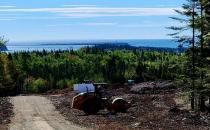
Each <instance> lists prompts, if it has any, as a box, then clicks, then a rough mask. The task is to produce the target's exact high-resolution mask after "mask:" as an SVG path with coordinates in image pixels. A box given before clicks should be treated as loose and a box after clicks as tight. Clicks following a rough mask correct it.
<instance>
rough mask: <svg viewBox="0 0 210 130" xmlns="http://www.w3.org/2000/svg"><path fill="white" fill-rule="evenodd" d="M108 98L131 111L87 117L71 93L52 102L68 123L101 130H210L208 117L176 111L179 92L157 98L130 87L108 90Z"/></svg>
mask: <svg viewBox="0 0 210 130" xmlns="http://www.w3.org/2000/svg"><path fill="white" fill-rule="evenodd" d="M164 84H166V83H164ZM156 86H157V84H156ZM161 86H162V85H161ZM106 95H107V96H108V97H110V98H113V97H122V98H124V99H126V100H127V101H131V102H132V107H131V108H130V109H128V112H127V113H117V114H116V115H113V114H111V113H109V112H108V111H107V110H101V111H99V113H98V114H97V115H89V116H86V115H85V114H84V113H83V112H82V111H78V110H75V109H72V108H71V103H72V98H73V97H74V96H75V93H74V92H71V91H69V92H68V93H66V94H62V95H57V96H55V95H54V96H49V98H50V99H51V100H52V101H53V103H54V105H55V106H56V109H57V110H58V111H60V113H62V114H63V115H64V116H65V117H66V118H67V119H68V120H70V121H72V122H74V123H76V124H79V125H82V126H88V127H91V128H94V129H99V130H107V129H117V130H129V129H135V130H136V129H140V130H145V129H163V130H194V129H195V130H199V129H202V130H208V129H209V128H210V124H209V123H208V122H209V121H210V119H209V117H208V116H196V115H194V114H193V113H190V112H189V111H187V110H179V109H176V106H177V104H176V102H175V100H174V98H175V95H176V91H164V90H163V91H160V92H159V93H156V94H136V93H131V92H130V91H129V89H128V86H121V88H120V87H117V89H113V88H111V87H110V88H108V89H107V90H106Z"/></svg>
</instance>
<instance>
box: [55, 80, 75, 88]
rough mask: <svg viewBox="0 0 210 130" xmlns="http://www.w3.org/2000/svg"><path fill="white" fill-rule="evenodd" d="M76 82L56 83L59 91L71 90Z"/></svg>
mask: <svg viewBox="0 0 210 130" xmlns="http://www.w3.org/2000/svg"><path fill="white" fill-rule="evenodd" d="M74 83H76V80H69V79H62V80H59V81H58V82H57V83H56V88H57V89H64V88H71V87H72V86H73V84H74Z"/></svg>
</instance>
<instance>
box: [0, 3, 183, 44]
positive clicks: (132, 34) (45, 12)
mask: <svg viewBox="0 0 210 130" xmlns="http://www.w3.org/2000/svg"><path fill="white" fill-rule="evenodd" d="M183 3H184V0H1V1H0V35H1V36H5V37H6V38H7V39H9V40H10V41H13V42H14V41H15V42H18V41H40V40H88V39H166V38H169V37H168V36H167V34H168V33H169V30H167V29H166V27H168V26H171V25H174V24H177V23H175V22H174V21H173V20H171V19H170V18H169V17H171V16H176V15H177V14H176V13H175V12H174V9H179V8H180V6H181V5H182V4H183Z"/></svg>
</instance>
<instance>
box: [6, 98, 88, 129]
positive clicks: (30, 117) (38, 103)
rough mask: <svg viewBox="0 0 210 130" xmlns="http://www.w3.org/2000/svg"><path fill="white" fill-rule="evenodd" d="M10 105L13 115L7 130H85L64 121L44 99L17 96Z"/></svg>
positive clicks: (49, 102)
mask: <svg viewBox="0 0 210 130" xmlns="http://www.w3.org/2000/svg"><path fill="white" fill-rule="evenodd" d="M12 103H13V104H14V114H15V115H14V117H13V119H12V122H11V124H10V125H9V130H86V128H82V127H79V126H76V125H75V124H73V123H71V122H69V121H67V120H65V118H64V117H63V116H62V115H60V114H59V112H57V111H56V110H55V107H54V106H53V105H52V103H51V101H49V100H48V99H46V98H45V97H42V96H17V97H13V98H12Z"/></svg>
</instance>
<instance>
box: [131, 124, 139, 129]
mask: <svg viewBox="0 0 210 130" xmlns="http://www.w3.org/2000/svg"><path fill="white" fill-rule="evenodd" d="M131 126H132V127H133V128H137V127H139V126H140V123H134V124H132V125H131Z"/></svg>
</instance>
